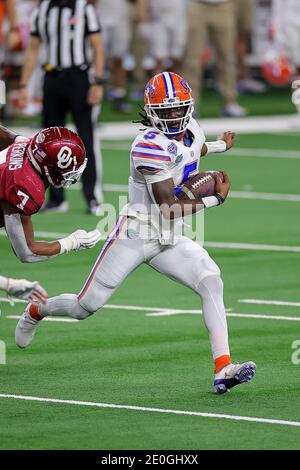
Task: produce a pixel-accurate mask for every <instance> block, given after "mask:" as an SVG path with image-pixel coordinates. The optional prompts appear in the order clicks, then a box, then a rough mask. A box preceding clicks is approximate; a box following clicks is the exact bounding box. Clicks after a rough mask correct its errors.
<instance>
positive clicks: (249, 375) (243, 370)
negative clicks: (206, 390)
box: [214, 361, 256, 395]
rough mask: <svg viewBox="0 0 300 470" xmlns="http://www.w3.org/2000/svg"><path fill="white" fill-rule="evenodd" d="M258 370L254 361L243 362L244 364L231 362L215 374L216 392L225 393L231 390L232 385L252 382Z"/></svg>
mask: <svg viewBox="0 0 300 470" xmlns="http://www.w3.org/2000/svg"><path fill="white" fill-rule="evenodd" d="M255 372H256V364H255V363H254V362H251V361H249V362H243V364H229V365H228V366H225V367H224V368H223V369H222V370H221V371H220V372H218V373H217V374H215V380H214V392H215V393H217V394H220V395H221V394H223V393H226V392H229V391H230V389H231V388H232V387H235V386H236V385H239V384H244V383H247V382H250V381H251V380H252V379H253V377H254V374H255Z"/></svg>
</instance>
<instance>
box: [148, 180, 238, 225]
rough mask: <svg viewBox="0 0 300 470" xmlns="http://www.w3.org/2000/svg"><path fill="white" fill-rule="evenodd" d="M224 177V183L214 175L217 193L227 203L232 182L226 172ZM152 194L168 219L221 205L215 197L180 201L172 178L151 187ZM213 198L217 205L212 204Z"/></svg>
mask: <svg viewBox="0 0 300 470" xmlns="http://www.w3.org/2000/svg"><path fill="white" fill-rule="evenodd" d="M223 177H224V181H223V182H222V180H221V178H220V177H219V176H218V175H217V174H215V175H214V178H215V180H216V185H215V191H216V193H218V194H219V195H220V196H221V200H222V201H225V199H226V197H227V195H228V192H229V188H230V182H229V178H228V175H227V174H226V173H225V172H223ZM150 193H152V197H153V199H154V201H155V203H156V204H158V206H159V208H160V211H161V212H162V214H163V216H164V217H165V218H166V219H177V218H180V217H183V216H187V215H191V214H195V213H196V212H199V211H200V210H203V209H206V208H208V207H212V206H213V205H215V206H217V205H219V203H220V201H218V200H217V198H215V196H210V197H206V198H202V199H197V200H191V199H181V200H178V199H177V198H176V196H175V192H174V182H173V179H172V178H169V179H167V180H164V181H159V182H157V183H153V184H152V185H151V190H150ZM211 198H215V199H216V203H215V204H211V202H212V199H211Z"/></svg>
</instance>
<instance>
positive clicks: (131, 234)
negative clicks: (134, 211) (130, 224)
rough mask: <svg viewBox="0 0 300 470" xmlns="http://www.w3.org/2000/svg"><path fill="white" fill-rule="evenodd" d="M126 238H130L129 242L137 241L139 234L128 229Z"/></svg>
mask: <svg viewBox="0 0 300 470" xmlns="http://www.w3.org/2000/svg"><path fill="white" fill-rule="evenodd" d="M127 237H128V238H130V239H131V240H137V239H138V238H140V233H139V232H138V231H137V230H133V229H131V228H128V229H127Z"/></svg>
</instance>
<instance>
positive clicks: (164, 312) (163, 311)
mask: <svg viewBox="0 0 300 470" xmlns="http://www.w3.org/2000/svg"><path fill="white" fill-rule="evenodd" d="M0 301H3V302H7V303H9V299H7V298H5V297H1V298H0ZM17 302H23V303H24V301H22V300H18V299H17ZM102 308H104V309H111V310H129V311H132V312H134V311H138V312H153V313H146V314H145V316H146V317H166V316H172V315H202V310H193V309H185V310H180V309H171V308H161V307H141V306H138V305H113V304H111V305H110V304H105V305H103V307H102ZM225 311H226V316H227V317H240V318H254V319H257V318H259V319H265V320H286V321H300V316H299V317H285V316H282V315H281V316H280V315H269V314H268V315H260V314H256V313H232V309H231V308H226V309H225ZM5 318H8V319H13V320H18V319H19V318H20V315H7V316H5ZM44 320H46V321H57V322H65V323H75V322H78V321H79V320H77V319H75V318H65V317H45V318H44Z"/></svg>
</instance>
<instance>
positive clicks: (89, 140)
mask: <svg viewBox="0 0 300 470" xmlns="http://www.w3.org/2000/svg"><path fill="white" fill-rule="evenodd" d="M89 87H90V83H89V79H88V71H87V70H81V69H79V68H76V67H74V68H70V69H63V70H61V71H56V70H55V71H52V72H46V73H45V79H44V88H43V126H44V127H51V126H65V124H66V116H67V113H68V112H71V114H72V117H73V120H74V123H75V126H76V128H77V131H78V134H79V135H80V137H81V139H82V141H83V143H84V145H85V148H86V154H87V158H88V162H87V167H86V169H85V171H84V172H83V175H82V178H81V181H82V185H83V193H84V196H85V199H86V201H87V203H88V204H89V203H90V201H94V200H95V201H97V202H98V203H99V202H102V201H98V199H97V197H96V194H95V188H96V184H97V168H96V157H95V153H94V135H93V127H94V123H93V118H92V109H93V108H92V106H90V105H89V104H87V94H88V89H89ZM98 184H100V181H98ZM50 200H51V201H53V202H55V203H58V204H60V203H61V202H63V200H64V190H63V189H60V188H53V187H50Z"/></svg>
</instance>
